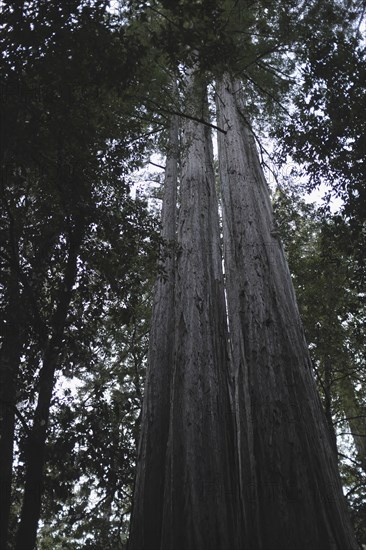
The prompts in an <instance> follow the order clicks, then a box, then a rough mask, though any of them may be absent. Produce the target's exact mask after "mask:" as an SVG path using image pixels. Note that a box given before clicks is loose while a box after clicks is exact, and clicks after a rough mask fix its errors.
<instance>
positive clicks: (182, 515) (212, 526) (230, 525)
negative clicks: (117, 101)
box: [160, 73, 241, 550]
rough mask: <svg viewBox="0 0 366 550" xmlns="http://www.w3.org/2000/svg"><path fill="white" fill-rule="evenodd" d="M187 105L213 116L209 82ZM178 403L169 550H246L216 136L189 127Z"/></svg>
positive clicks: (168, 491) (193, 85) (192, 82)
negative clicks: (240, 527)
mask: <svg viewBox="0 0 366 550" xmlns="http://www.w3.org/2000/svg"><path fill="white" fill-rule="evenodd" d="M186 105H187V108H188V109H189V110H190V112H191V114H192V115H193V116H194V117H196V118H205V117H206V116H207V97H206V90H205V86H204V84H203V83H202V82H201V81H200V77H199V76H197V75H194V74H192V73H191V74H189V76H188V83H187V97H186ZM182 150H183V153H182V155H183V160H182V177H181V185H180V210H179V219H178V257H177V278H176V296H175V356H174V368H173V377H172V388H171V400H170V425H169V440H168V448H167V457H166V475H165V488H164V512H163V524H162V535H161V544H160V549H161V550H171V549H172V548H174V550H193V549H195V550H208V549H217V550H226V549H233V550H235V549H238V548H240V547H241V541H240V540H239V538H238V524H239V521H240V519H241V518H240V516H239V512H238V495H237V486H238V485H237V479H236V475H235V471H236V463H235V454H234V438H233V435H234V434H233V429H232V421H233V417H232V410H231V405H230V388H229V383H230V379H229V361H228V354H227V326H226V312H225V299H224V287H223V272H222V261H221V250H220V244H219V219H218V205H217V197H216V191H215V177H214V172H213V158H212V142H211V134H210V130H209V128H208V127H207V126H206V125H203V124H199V123H197V122H196V121H195V120H193V117H192V119H191V120H190V119H185V121H184V125H183V143H182Z"/></svg>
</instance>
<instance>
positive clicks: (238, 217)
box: [217, 74, 356, 550]
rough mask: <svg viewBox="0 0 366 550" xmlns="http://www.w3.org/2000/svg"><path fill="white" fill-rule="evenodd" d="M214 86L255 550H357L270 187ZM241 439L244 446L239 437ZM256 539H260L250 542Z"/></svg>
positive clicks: (238, 112)
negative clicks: (222, 130)
mask: <svg viewBox="0 0 366 550" xmlns="http://www.w3.org/2000/svg"><path fill="white" fill-rule="evenodd" d="M241 100H242V98H241V83H240V82H238V81H236V80H234V79H231V78H230V76H229V75H227V74H226V75H224V77H223V78H222V79H221V80H220V81H219V82H218V84H217V109H218V121H219V125H220V126H221V127H222V129H224V130H225V131H226V134H224V133H220V134H219V161H220V177H221V183H222V196H223V232H224V249H225V269H226V284H227V296H228V317H229V326H230V339H231V345H232V349H233V354H232V357H233V365H234V370H235V372H237V376H236V385H237V388H236V394H237V396H238V403H237V411H238V426H239V435H241V434H243V441H244V442H245V441H246V438H247V434H248V433H249V434H250V443H251V446H249V449H248V447H247V446H246V444H245V443H243V444H240V446H239V449H238V451H239V456H240V468H241V472H242V476H241V479H242V480H244V479H245V472H246V471H250V472H251V473H252V472H253V466H254V477H253V478H252V479H251V484H250V486H247V485H245V484H242V486H241V491H242V498H243V501H244V505H245V507H247V508H248V509H249V510H251V512H252V514H254V517H255V518H256V520H257V521H256V523H257V524H258V525H259V531H258V533H254V534H253V535H251V534H250V533H249V534H248V537H247V541H248V547H249V548H264V549H271V550H287V549H288V550H292V549H298V550H300V549H303V550H305V549H309V548H314V549H319V550H326V549H328V548H329V549H331V548H332V549H335V548H336V549H339V550H341V549H353V548H356V543H355V541H354V537H353V533H352V530H351V526H350V522H349V518H348V513H347V510H346V505H345V500H344V497H343V494H342V489H341V484H340V479H339V474H338V471H337V461H336V454H335V452H334V447H333V446H332V441H331V436H330V433H329V430H328V426H327V423H326V419H325V415H324V413H323V410H322V408H321V404H320V400H319V397H318V395H317V391H316V387H315V380H314V377H313V373H312V365H311V361H310V357H309V353H308V349H307V346H306V342H305V338H304V333H303V328H302V324H301V320H300V317H299V313H298V308H297V304H296V299H295V295H294V291H293V286H292V282H291V277H290V273H289V270H288V267H287V262H286V259H285V256H284V253H283V249H282V245H281V242H280V240H279V238H278V234H277V232H276V228H275V226H274V220H273V214H272V208H271V203H270V196H269V190H268V186H267V184H266V181H265V178H264V175H263V171H262V168H261V165H260V162H259V157H258V153H257V150H256V146H255V142H254V137H253V134H252V132H251V130H250V128H249V125H248V122H247V118H246V116H245V115H246V113H245V112H244V110H243V101H241ZM239 443H240V440H239ZM251 537H253V538H251Z"/></svg>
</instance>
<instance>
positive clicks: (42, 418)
mask: <svg viewBox="0 0 366 550" xmlns="http://www.w3.org/2000/svg"><path fill="white" fill-rule="evenodd" d="M83 234H84V220H83V216H82V215H81V216H80V217H79V216H77V219H76V221H75V225H74V227H73V228H71V229H70V236H69V254H68V259H67V264H66V267H65V273H64V279H63V284H62V288H61V289H60V296H59V301H58V305H57V310H56V312H55V315H54V318H53V322H52V336H51V338H50V339H49V342H48V344H47V347H46V349H45V352H44V357H43V365H42V368H41V372H40V380H39V393H38V402H37V407H36V410H35V413H34V420H33V425H32V428H31V432H30V434H29V437H28V441H27V457H26V458H27V463H26V475H25V488H24V495H23V505H22V511H21V516H20V524H19V527H18V532H17V538H16V546H15V549H16V550H34V548H35V544H36V537H37V528H38V522H39V518H40V514H41V498H42V488H43V470H44V463H45V451H46V438H47V428H48V421H49V414H50V405H51V399H52V392H53V388H54V382H55V371H56V368H57V366H58V361H59V355H60V351H61V346H62V339H63V335H64V328H65V323H66V319H67V314H68V310H69V306H70V301H71V297H72V288H73V285H74V284H75V281H76V276H77V258H78V254H79V250H80V245H81V242H82V239H83Z"/></svg>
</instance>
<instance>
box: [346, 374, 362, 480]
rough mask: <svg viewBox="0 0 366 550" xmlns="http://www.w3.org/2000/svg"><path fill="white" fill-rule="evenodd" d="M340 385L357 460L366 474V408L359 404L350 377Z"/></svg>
mask: <svg viewBox="0 0 366 550" xmlns="http://www.w3.org/2000/svg"><path fill="white" fill-rule="evenodd" d="M340 385H341V388H340V394H341V396H342V400H341V403H342V407H343V410H344V413H345V415H346V420H347V422H348V424H349V427H350V430H351V434H352V438H353V442H354V444H355V447H356V453H357V458H358V460H359V462H360V464H361V467H362V469H363V471H364V472H366V408H365V407H364V406H362V405H360V403H359V402H358V400H357V396H356V393H355V388H354V385H353V382H352V379H351V377H350V376H345V377H344V379H342V381H341V383H340Z"/></svg>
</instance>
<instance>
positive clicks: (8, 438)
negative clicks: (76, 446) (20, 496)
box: [0, 270, 22, 550]
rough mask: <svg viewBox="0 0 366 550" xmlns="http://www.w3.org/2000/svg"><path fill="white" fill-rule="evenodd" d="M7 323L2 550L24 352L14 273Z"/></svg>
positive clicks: (0, 420)
mask: <svg viewBox="0 0 366 550" xmlns="http://www.w3.org/2000/svg"><path fill="white" fill-rule="evenodd" d="M9 277H10V281H9V288H8V306H7V314H6V318H5V320H6V324H5V327H4V333H3V335H2V341H3V343H2V347H1V350H0V550H6V549H7V548H8V530H9V519H10V509H11V493H12V491H11V485H12V473H13V447H14V430H15V405H16V381H17V376H18V371H19V365H20V358H21V353H22V330H21V327H22V308H21V296H20V285H19V280H18V277H17V275H16V274H15V273H14V272H13V271H12V270H11V272H10V275H9Z"/></svg>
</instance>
